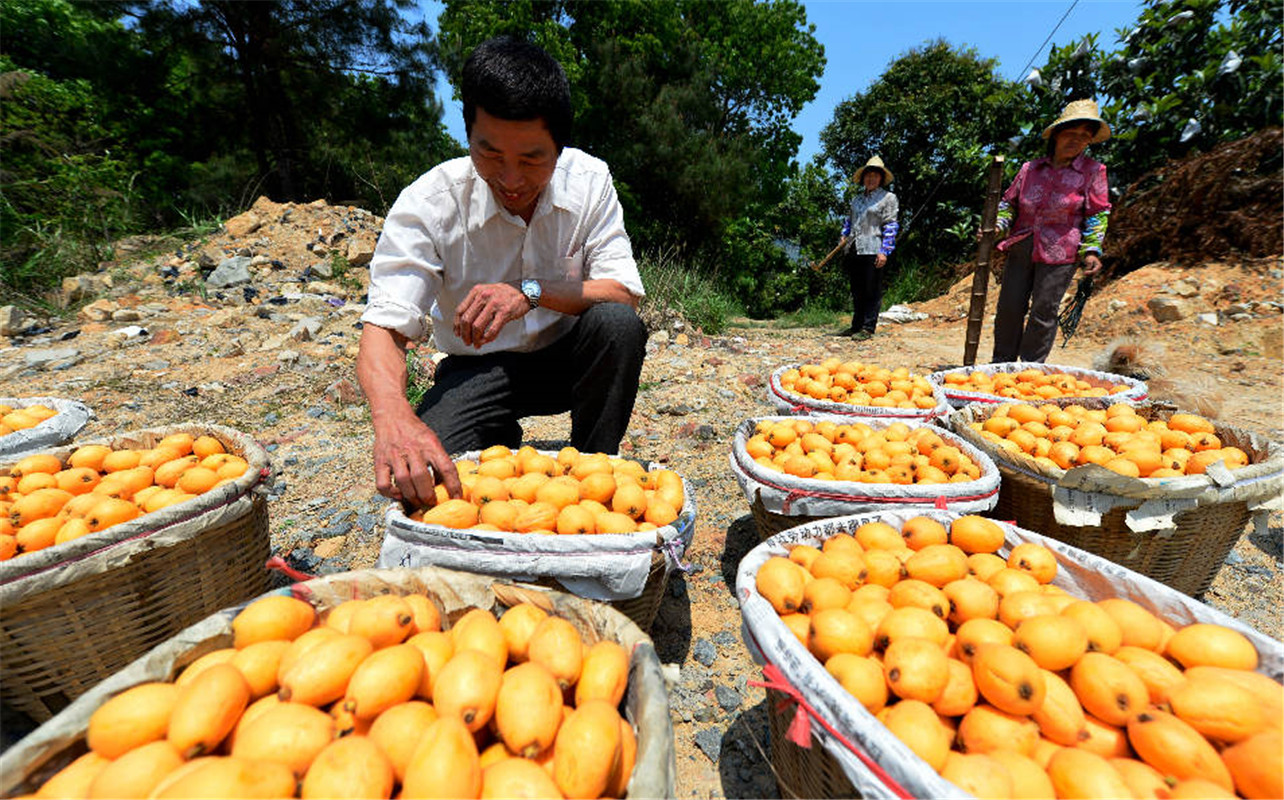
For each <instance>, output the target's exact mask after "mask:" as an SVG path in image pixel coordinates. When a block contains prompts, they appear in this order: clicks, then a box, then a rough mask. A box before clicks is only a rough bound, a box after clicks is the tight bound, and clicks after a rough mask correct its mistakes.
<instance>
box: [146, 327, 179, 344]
mask: <svg viewBox="0 0 1284 800" xmlns="http://www.w3.org/2000/svg"><path fill="white" fill-rule="evenodd" d="M181 338H182V337H180V336H179V335H178V331H176V330H174V329H173V328H161V329H160V330H158V331H155V332H154V333H152V344H173V343H174V342H177V341H178V340H179V339H181Z"/></svg>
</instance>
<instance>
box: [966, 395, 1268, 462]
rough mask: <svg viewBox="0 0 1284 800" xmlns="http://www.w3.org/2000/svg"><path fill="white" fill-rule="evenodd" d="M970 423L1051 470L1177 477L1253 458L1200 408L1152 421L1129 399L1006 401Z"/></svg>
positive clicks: (992, 439) (999, 443)
mask: <svg viewBox="0 0 1284 800" xmlns="http://www.w3.org/2000/svg"><path fill="white" fill-rule="evenodd" d="M969 425H970V426H971V428H972V429H973V430H974V431H977V432H978V433H979V434H980V435H981V436H982V437H984V438H985V439H986V440H988V441H990V442H993V443H994V445H995V446H997V447H1000V448H1002V449H1004V450H1007V451H1009V452H1012V453H1024V454H1025V455H1028V456H1030V457H1032V458H1033V459H1034V460H1035V461H1036V462H1037V463H1039V464H1040V465H1041V466H1043V467H1045V468H1054V469H1055V468H1060V469H1072V468H1074V467H1076V466H1081V465H1083V464H1099V465H1101V466H1103V467H1105V468H1106V469H1109V470H1111V471H1113V472H1118V473H1119V474H1121V475H1128V476H1130V477H1133V478H1175V477H1180V476H1182V475H1202V474H1204V471H1205V470H1206V469H1207V468H1208V466H1209V465H1211V464H1214V463H1216V462H1218V461H1224V462H1225V463H1226V467H1227V468H1228V469H1238V468H1240V467H1244V466H1247V465H1248V464H1249V463H1250V459H1249V456H1248V454H1247V453H1245V452H1244V451H1243V450H1241V449H1240V448H1238V447H1227V446H1223V443H1222V441H1221V439H1220V438H1219V437H1218V436H1217V434H1216V433H1215V431H1214V427H1213V423H1212V422H1210V421H1209V420H1208V419H1206V418H1204V417H1201V416H1199V415H1198V414H1173V415H1172V416H1170V417H1169V418H1168V419H1166V420H1165V419H1161V418H1156V419H1153V420H1148V419H1146V418H1145V417H1143V416H1142V415H1140V414H1138V413H1137V410H1136V409H1135V408H1133V407H1132V406H1130V405H1127V404H1126V403H1116V404H1114V405H1112V406H1110V407H1109V408H1106V409H1088V408H1084V407H1083V406H1080V405H1068V406H1065V407H1064V408H1062V407H1058V406H1055V405H1041V406H1033V405H1027V404H1024V403H1005V404H1003V405H1000V406H998V407H997V408H995V409H994V412H993V413H992V414H991V415H990V416H989V417H988V418H986V419H985V420H983V421H975V422H971V423H969Z"/></svg>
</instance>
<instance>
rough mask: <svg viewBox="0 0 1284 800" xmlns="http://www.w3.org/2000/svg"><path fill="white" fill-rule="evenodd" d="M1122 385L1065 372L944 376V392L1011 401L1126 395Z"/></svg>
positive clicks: (966, 373)
mask: <svg viewBox="0 0 1284 800" xmlns="http://www.w3.org/2000/svg"><path fill="white" fill-rule="evenodd" d="M1129 388H1130V387H1129V386H1128V384H1126V383H1113V384H1112V383H1106V382H1102V381H1098V382H1096V383H1094V382H1090V381H1087V380H1084V379H1083V378H1076V377H1075V376H1074V375H1070V374H1068V373H1065V372H1045V371H1044V370H1041V369H1034V368H1031V369H1026V370H1021V371H1020V372H998V373H995V374H993V375H991V374H990V373H988V372H981V371H980V370H976V371H974V372H947V373H946V374H945V390H946V391H947V392H948V391H949V390H951V389H954V390H956V391H963V392H977V393H979V394H993V395H998V396H999V397H1011V398H1013V399H1015V400H1034V401H1035V402H1038V401H1039V400H1052V399H1054V398H1057V397H1108V396H1109V395H1112V394H1119V393H1120V392H1126V391H1128V389H1129Z"/></svg>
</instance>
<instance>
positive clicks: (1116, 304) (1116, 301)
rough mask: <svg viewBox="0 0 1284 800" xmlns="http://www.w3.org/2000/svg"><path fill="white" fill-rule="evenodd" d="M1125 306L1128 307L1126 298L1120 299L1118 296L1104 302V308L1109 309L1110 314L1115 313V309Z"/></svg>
mask: <svg viewBox="0 0 1284 800" xmlns="http://www.w3.org/2000/svg"><path fill="white" fill-rule="evenodd" d="M1127 307H1128V302H1127V301H1126V300H1120V299H1118V298H1115V299H1114V300H1111V301H1110V302H1109V303H1106V308H1107V310H1109V311H1110V313H1111V314H1113V313H1115V312H1116V311H1119V310H1120V309H1124V308H1127Z"/></svg>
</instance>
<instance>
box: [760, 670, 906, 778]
mask: <svg viewBox="0 0 1284 800" xmlns="http://www.w3.org/2000/svg"><path fill="white" fill-rule="evenodd" d="M762 674H763V677H764V678H766V680H763V681H748V685H750V686H758V687H761V688H764V689H774V690H775V691H777V692H780V693H782V694H785V695H787V696H788V697H789V700H785V701H783V702H784V703H789V702H791V701H792V702H793V703H794V704H795V705H796V706H797V708H796V710H795V712H794V719H793V721H792V722H790V723H789V731H788V733H787V734H786V738H787V739H789V741H791V742H793V743H794V744H796V745H798V746H799V747H802V748H808V749H809V748H810V747H811V720H812V719H815V720H816V721H817V722H819V723H820V724H821V726H822V727H823V728H824V729H825V730H826V731H828V732H829V734H830V735H831V736H833V737H834V738H835V739H837V740H838V741H839V742H842V744H843V746H844V747H846V748H847V750H848V751H849V752H850V753H851V754H852V755H854V756H856V757H857V758H858V759H860V762H861V763H862V764H864V765H865V767H866V768H868V769H869V771H870V772H872V773H874V777H876V778H878V780H879V781H881V782H882V783H883V785H884V786H886V787H887V788H888V789H889V790H890V791H891V792H892V794H894V795H895V796H897V797H899V798H902V800H910V798H912V797H913V795H911V794H910V793H909V792H907V791H905V790H904V789H903V788H901V785H900V784H899V783H897V782H896V780H895V779H894V778H893V777H892V776H890V775H888V774H887V772H886V771H884V770H883V768H882V767H881V766H879V765H878V763H877V762H875V761H874V760H873V759H872V758H870V757H869V756H868V755H866V754H865V751H864V750H862V749H861V748H859V747H857V746H856V745H854V744H852V743H851V742H850V741H848V739H847V737H846V736H843V735H842V734H841V733H839V732H838V731H837V730H835V729H834V726H832V725H830V724H829V722H828V721H827V720H826V719H825V718H824V717H823V716H821V715H820V714H819V713H817V711H816V709H814V708H812V707H811V704H810V703H808V702H807V699H806V698H804V697H803V696H802V692H799V691H798V690H797V689H796V688H794V685H793V684H792V683H790V682H789V679H788V678H786V677H785V674H784V673H783V672H781V671H780V668H779V667H777V666H776V665H775V664H772V663H770V662H768V663H767V664H765V665H764V666H763V668H762Z"/></svg>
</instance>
